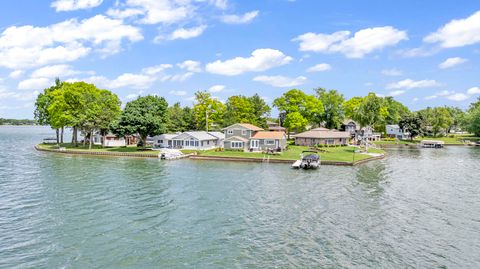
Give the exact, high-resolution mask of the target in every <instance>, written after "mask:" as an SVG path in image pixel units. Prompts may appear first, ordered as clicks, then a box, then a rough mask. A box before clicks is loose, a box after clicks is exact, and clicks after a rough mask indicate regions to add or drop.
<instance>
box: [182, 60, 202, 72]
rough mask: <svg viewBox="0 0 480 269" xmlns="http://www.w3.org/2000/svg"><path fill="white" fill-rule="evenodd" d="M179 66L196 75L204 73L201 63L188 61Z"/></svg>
mask: <svg viewBox="0 0 480 269" xmlns="http://www.w3.org/2000/svg"><path fill="white" fill-rule="evenodd" d="M177 66H178V67H180V68H181V69H185V70H187V71H189V72H195V73H198V72H202V67H201V64H200V62H197V61H192V60H186V61H184V62H181V63H178V64H177Z"/></svg>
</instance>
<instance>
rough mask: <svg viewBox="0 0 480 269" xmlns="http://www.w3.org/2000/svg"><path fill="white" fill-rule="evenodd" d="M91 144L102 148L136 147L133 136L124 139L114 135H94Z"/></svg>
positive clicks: (135, 140)
mask: <svg viewBox="0 0 480 269" xmlns="http://www.w3.org/2000/svg"><path fill="white" fill-rule="evenodd" d="M92 142H93V144H94V145H100V146H103V147H125V146H130V145H136V144H137V139H136V137H135V136H133V135H128V136H125V137H118V136H116V135H114V134H107V135H105V139H104V137H103V136H102V135H101V134H100V133H98V132H97V133H95V135H94V136H93V141H92Z"/></svg>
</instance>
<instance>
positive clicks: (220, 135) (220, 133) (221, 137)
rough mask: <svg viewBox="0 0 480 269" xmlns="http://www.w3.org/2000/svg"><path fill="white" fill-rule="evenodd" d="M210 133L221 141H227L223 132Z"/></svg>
mask: <svg viewBox="0 0 480 269" xmlns="http://www.w3.org/2000/svg"><path fill="white" fill-rule="evenodd" d="M208 133H209V134H210V135H213V136H215V137H218V138H220V139H225V134H224V133H222V132H208Z"/></svg>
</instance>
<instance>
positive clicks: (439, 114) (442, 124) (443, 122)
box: [432, 107, 453, 136]
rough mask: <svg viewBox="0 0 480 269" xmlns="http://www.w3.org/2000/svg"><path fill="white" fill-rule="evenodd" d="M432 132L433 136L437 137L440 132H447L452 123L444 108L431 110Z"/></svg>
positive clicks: (448, 113)
mask: <svg viewBox="0 0 480 269" xmlns="http://www.w3.org/2000/svg"><path fill="white" fill-rule="evenodd" d="M433 114H434V117H433V121H432V132H433V136H437V135H438V134H439V133H440V132H442V131H443V132H445V133H446V132H447V129H448V127H449V126H451V125H452V123H453V118H452V116H451V115H450V112H449V111H448V109H446V108H445V107H436V108H434V109H433Z"/></svg>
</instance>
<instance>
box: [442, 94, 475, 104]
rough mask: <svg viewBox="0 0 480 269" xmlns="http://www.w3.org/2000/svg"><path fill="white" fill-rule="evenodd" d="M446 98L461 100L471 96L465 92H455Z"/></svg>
mask: <svg viewBox="0 0 480 269" xmlns="http://www.w3.org/2000/svg"><path fill="white" fill-rule="evenodd" d="M446 98H447V99H448V100H452V101H457V102H460V101H465V100H467V99H468V98H470V96H469V95H467V94H464V93H454V94H452V95H447V96H446Z"/></svg>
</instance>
